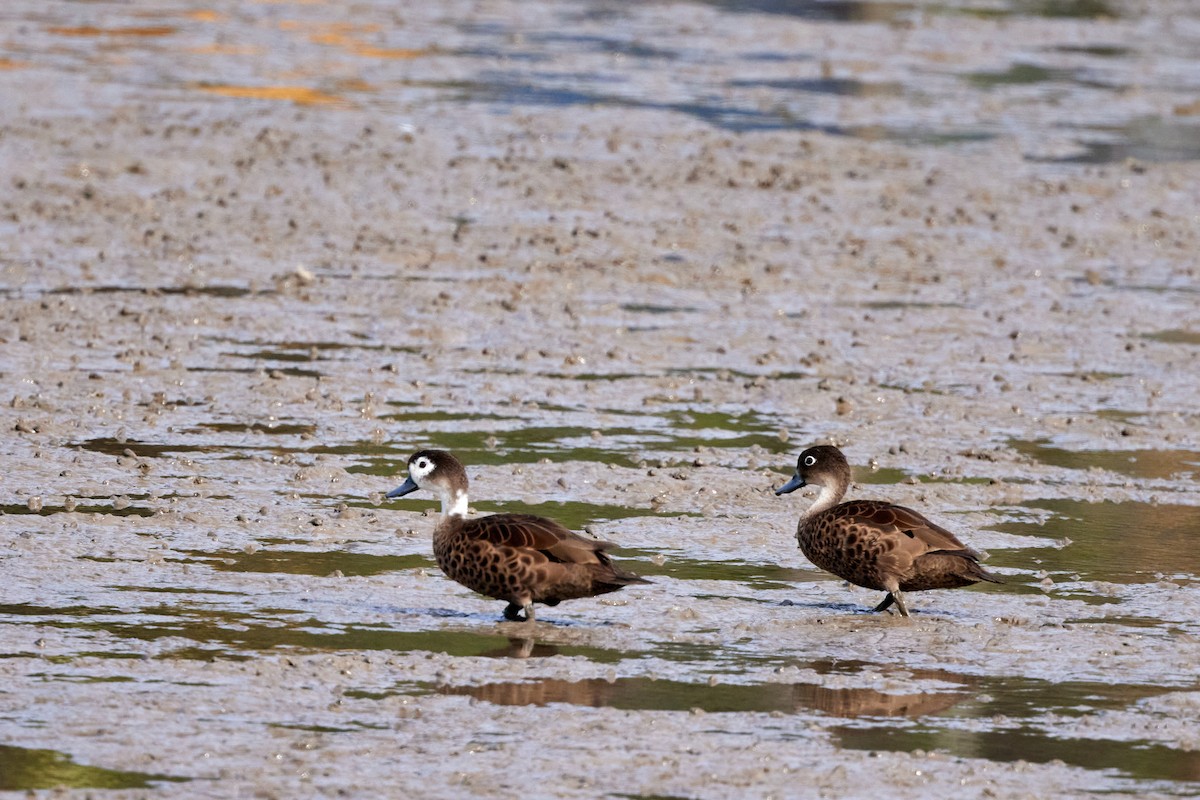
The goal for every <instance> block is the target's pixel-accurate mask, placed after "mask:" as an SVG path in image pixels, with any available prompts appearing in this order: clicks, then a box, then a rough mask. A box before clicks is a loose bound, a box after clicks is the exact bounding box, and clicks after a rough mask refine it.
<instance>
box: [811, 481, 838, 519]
mask: <svg viewBox="0 0 1200 800" xmlns="http://www.w3.org/2000/svg"><path fill="white" fill-rule="evenodd" d="M845 492H846V489H845V487H839V486H822V487H821V493H820V494H819V495H817V499H816V500H814V501H813V504H812V505H811V506H809V507H808V510H807V511H805V512H804V516H805V517H811V516H814V515H816V514H820V513H821V512H822V511H825V510H826V509H829V508H833V507H834V506H835V505H837V501H838V500H840V499H841V498H842V495H843V494H845Z"/></svg>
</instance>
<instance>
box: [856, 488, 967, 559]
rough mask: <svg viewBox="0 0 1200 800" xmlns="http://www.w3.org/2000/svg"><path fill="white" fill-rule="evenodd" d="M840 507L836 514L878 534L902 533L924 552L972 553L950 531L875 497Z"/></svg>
mask: <svg viewBox="0 0 1200 800" xmlns="http://www.w3.org/2000/svg"><path fill="white" fill-rule="evenodd" d="M840 509H843V510H841V511H840V516H845V517H848V518H852V519H853V520H854V521H855V522H858V523H860V524H863V525H868V526H871V527H873V528H875V529H877V530H878V531H879V532H880V533H882V534H891V533H895V534H904V535H906V536H908V537H909V538H910V539H915V540H916V541H919V542H920V543H921V544H923V545H924V547H923V548H920V549H921V550H923V551H925V552H932V551H935V550H949V551H964V552H967V553H970V554H972V555H975V551H974V550H972V549H971V548H969V547H967V546H966V545H965V544H963V543H962V542H961V541H959V539H958V537H957V536H955V535H954V534H953V533H951V532H950V531H948V530H946V529H945V528H943V527H941V526H940V525H935V524H934V523H932V522H930V521H929V520H928V519H926V518H925V516H924V515H922V514H920V513H919V512H917V511H913V510H912V509H911V508H905V507H904V506H897V505H892V504H891V503H883V502H879V501H875V500H854V501H851V502H849V503H843V504H842V505H841V507H840Z"/></svg>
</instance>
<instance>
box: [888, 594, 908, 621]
mask: <svg viewBox="0 0 1200 800" xmlns="http://www.w3.org/2000/svg"><path fill="white" fill-rule="evenodd" d="M891 594H892V597H893V598H894V599H895V601H896V608H898V609H900V616H902V617H907V616H908V606H906V605H904V595H902V594H900V591H899V590H896V591H894V592H892V593H891Z"/></svg>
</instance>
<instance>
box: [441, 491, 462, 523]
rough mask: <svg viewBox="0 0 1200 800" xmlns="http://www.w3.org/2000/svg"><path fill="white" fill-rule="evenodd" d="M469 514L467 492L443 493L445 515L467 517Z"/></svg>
mask: <svg viewBox="0 0 1200 800" xmlns="http://www.w3.org/2000/svg"><path fill="white" fill-rule="evenodd" d="M466 515H467V493H466V492H461V491H460V492H454V491H450V492H446V494H444V495H442V516H443V517H465V516H466Z"/></svg>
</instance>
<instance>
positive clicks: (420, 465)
mask: <svg viewBox="0 0 1200 800" xmlns="http://www.w3.org/2000/svg"><path fill="white" fill-rule="evenodd" d="M428 466H429V462H428V461H426V460H425V459H423V458H422V459H421V460H420V461H418V462H417V469H425V468H426V467H428Z"/></svg>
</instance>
